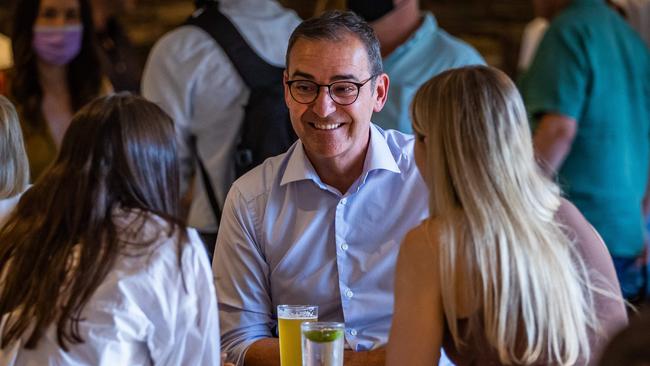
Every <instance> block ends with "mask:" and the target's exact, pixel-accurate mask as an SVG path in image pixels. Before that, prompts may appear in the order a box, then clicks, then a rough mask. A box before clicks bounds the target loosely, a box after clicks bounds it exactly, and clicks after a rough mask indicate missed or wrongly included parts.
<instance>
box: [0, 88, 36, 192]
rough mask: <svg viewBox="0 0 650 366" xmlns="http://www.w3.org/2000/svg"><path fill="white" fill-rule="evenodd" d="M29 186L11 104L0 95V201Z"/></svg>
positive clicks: (18, 125)
mask: <svg viewBox="0 0 650 366" xmlns="http://www.w3.org/2000/svg"><path fill="white" fill-rule="evenodd" d="M28 184H29V162H28V161H27V153H26V152H25V145H24V143H23V134H22V132H21V130H20V122H18V115H17V114H16V109H15V108H14V106H13V104H11V102H10V101H9V100H7V98H5V97H3V96H1V95H0V199H5V198H11V197H14V196H15V195H17V194H19V193H22V192H23V191H24V190H25V188H27V185H28Z"/></svg>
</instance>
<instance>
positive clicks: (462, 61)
mask: <svg viewBox="0 0 650 366" xmlns="http://www.w3.org/2000/svg"><path fill="white" fill-rule="evenodd" d="M436 33H437V36H436V37H435V42H436V49H438V50H439V51H440V53H441V55H440V56H442V57H445V58H447V59H449V60H450V61H452V62H454V64H455V66H458V67H460V66H465V65H484V64H485V60H484V59H483V56H481V54H480V53H479V52H478V51H477V50H476V49H475V48H474V47H473V46H471V45H470V44H469V43H467V42H465V41H464V40H462V39H460V38H458V37H456V36H453V35H451V34H449V33H448V32H447V31H445V30H444V29H442V28H440V29H438V32H436Z"/></svg>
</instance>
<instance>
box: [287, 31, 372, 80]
mask: <svg viewBox="0 0 650 366" xmlns="http://www.w3.org/2000/svg"><path fill="white" fill-rule="evenodd" d="M369 69H370V67H369V62H368V53H367V51H366V48H365V46H364V45H363V43H362V42H361V41H360V40H359V39H358V38H356V37H354V36H344V37H341V38H340V39H339V40H328V39H307V38H301V39H299V40H297V41H296V43H295V44H294V46H293V47H292V49H291V51H290V54H289V65H288V70H287V73H288V74H289V77H294V76H300V77H303V78H306V79H327V80H331V81H336V80H344V79H348V80H349V79H359V78H362V77H366V76H367V75H366V74H368V73H369Z"/></svg>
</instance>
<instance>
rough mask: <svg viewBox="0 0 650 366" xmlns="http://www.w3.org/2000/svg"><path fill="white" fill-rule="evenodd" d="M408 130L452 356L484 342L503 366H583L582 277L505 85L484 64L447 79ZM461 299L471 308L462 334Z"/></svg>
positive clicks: (430, 86)
mask: <svg viewBox="0 0 650 366" xmlns="http://www.w3.org/2000/svg"><path fill="white" fill-rule="evenodd" d="M413 125H414V126H413V127H414V130H415V131H416V133H417V134H418V135H419V138H422V137H426V138H427V143H426V158H427V171H426V172H423V175H424V176H425V180H426V181H427V185H428V186H429V189H430V191H431V194H430V202H429V205H430V212H431V216H432V217H434V218H436V219H437V220H438V221H439V222H440V223H441V225H440V228H441V230H440V237H439V242H440V245H439V256H440V269H439V270H440V274H441V275H440V285H441V292H442V299H443V307H444V312H445V318H446V321H447V325H448V327H449V329H450V332H451V334H452V336H453V340H454V343H455V344H456V346H457V348H460V347H461V346H462V345H463V343H464V342H463V338H464V337H465V336H466V335H467V334H473V335H474V336H476V335H479V336H481V334H482V335H483V336H484V337H485V339H487V340H488V342H490V344H491V346H493V347H494V349H496V351H497V353H498V356H499V359H500V361H501V362H502V363H504V364H512V363H515V364H531V363H535V362H544V363H546V362H551V363H559V364H574V363H576V362H577V361H578V360H584V359H585V358H587V359H588V357H589V354H590V347H589V329H590V328H597V321H596V317H595V310H594V303H593V299H592V295H591V291H590V290H589V289H590V287H591V285H590V282H589V277H588V275H587V271H586V269H585V266H584V263H583V261H582V259H581V257H580V255H579V254H578V253H577V248H576V246H575V244H574V243H573V242H572V241H571V240H570V239H569V237H568V236H567V235H566V234H565V232H564V231H563V228H562V225H561V224H560V223H558V222H557V221H556V219H555V214H556V212H557V210H558V208H559V206H560V203H561V201H560V194H559V189H558V187H557V185H555V184H554V183H553V182H551V181H550V180H549V179H547V178H545V177H544V175H543V174H542V173H541V171H540V169H539V168H538V166H537V164H536V163H535V159H534V155H533V148H532V140H531V134H530V130H529V127H528V122H527V119H526V114H525V110H524V107H523V103H522V101H521V97H520V95H519V93H518V92H517V89H516V87H515V86H514V84H513V83H512V82H511V81H510V79H509V78H508V77H507V76H506V75H505V74H503V73H502V72H500V71H498V70H496V69H493V68H489V67H483V66H478V67H477V66H475V67H465V68H461V69H455V70H449V71H447V72H444V73H442V74H440V75H438V76H437V77H435V78H433V79H432V80H430V81H429V82H427V83H426V84H425V85H424V86H423V87H422V88H421V89H420V90H419V91H418V93H417V95H416V96H415V99H414V101H413ZM459 274H460V276H462V279H463V281H462V288H460V287H459V286H461V285H459ZM460 291H462V293H463V294H466V295H467V296H470V302H469V303H470V304H474V305H477V308H476V309H478V313H476V314H475V315H476V316H474V315H473V316H472V317H471V319H472V321H470V322H469V323H468V324H469V329H468V332H467V333H466V334H463V335H461V334H459V333H460V331H459V327H458V323H457V322H458V318H459V317H461V316H463V314H459V313H458V308H459V306H460V305H461V304H459V303H458V302H457V294H458V293H459V292H460ZM522 325H523V327H522Z"/></svg>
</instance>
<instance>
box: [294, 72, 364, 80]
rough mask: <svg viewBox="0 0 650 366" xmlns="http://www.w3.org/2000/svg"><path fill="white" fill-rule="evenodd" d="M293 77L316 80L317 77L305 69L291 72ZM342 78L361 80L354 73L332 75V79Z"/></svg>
mask: <svg viewBox="0 0 650 366" xmlns="http://www.w3.org/2000/svg"><path fill="white" fill-rule="evenodd" d="M291 78H303V79H307V80H314V79H315V78H314V75H312V74H310V73H307V72H304V71H300V70H296V71H294V73H293V74H291ZM341 80H355V81H359V79H357V77H356V76H354V75H352V74H341V75H334V76H332V77H331V78H330V81H341Z"/></svg>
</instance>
